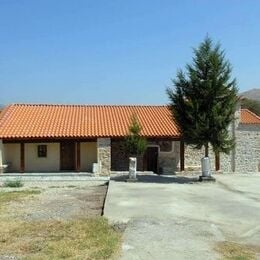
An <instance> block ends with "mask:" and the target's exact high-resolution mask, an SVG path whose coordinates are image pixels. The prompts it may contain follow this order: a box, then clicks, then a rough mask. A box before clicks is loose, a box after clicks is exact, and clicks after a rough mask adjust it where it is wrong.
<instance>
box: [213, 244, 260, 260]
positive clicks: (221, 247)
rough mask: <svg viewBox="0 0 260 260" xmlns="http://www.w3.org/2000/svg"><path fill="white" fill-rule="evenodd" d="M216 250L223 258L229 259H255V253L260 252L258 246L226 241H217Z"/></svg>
mask: <svg viewBox="0 0 260 260" xmlns="http://www.w3.org/2000/svg"><path fill="white" fill-rule="evenodd" d="M216 250H217V252H218V253H220V255H222V257H223V259H230V260H255V259H257V254H260V247H256V246H250V245H242V244H238V243H234V242H228V241H224V242H220V243H218V245H217V247H216Z"/></svg>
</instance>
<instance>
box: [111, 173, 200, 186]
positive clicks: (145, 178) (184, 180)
mask: <svg viewBox="0 0 260 260" xmlns="http://www.w3.org/2000/svg"><path fill="white" fill-rule="evenodd" d="M110 179H111V180H113V181H117V182H127V180H128V175H119V176H113V177H111V178H110ZM138 182H140V183H163V184H167V183H168V184H171V183H177V184H193V183H197V182H199V178H198V177H185V176H174V175H173V176H163V175H157V174H154V175H138V176H137V181H136V183H138Z"/></svg>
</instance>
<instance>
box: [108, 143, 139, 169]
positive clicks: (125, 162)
mask: <svg viewBox="0 0 260 260" xmlns="http://www.w3.org/2000/svg"><path fill="white" fill-rule="evenodd" d="M129 157H130V155H129V154H128V153H127V152H126V150H125V145H124V140H113V139H112V141H111V170H112V171H128V170H129ZM143 170H144V165H143V156H138V158H137V171H143Z"/></svg>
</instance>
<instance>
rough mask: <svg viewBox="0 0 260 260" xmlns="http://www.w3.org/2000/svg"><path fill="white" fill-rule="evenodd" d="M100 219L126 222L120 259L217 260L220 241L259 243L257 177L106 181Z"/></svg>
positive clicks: (259, 224) (147, 178) (221, 176)
mask: <svg viewBox="0 0 260 260" xmlns="http://www.w3.org/2000/svg"><path fill="white" fill-rule="evenodd" d="M104 214H105V216H106V217H107V218H108V219H109V220H110V221H111V222H128V225H127V228H126V231H125V234H124V243H123V248H122V259H133V260H134V259H190V258H192V259H218V258H219V257H220V256H219V255H218V254H217V253H216V251H215V250H214V248H215V247H216V244H217V242H218V241H224V240H227V241H235V242H238V243H244V244H254V245H259V244H260V175H220V176H217V182H216V183H198V182H194V179H190V178H185V177H179V178H177V177H158V176H142V177H141V178H140V182H137V183H126V182H123V181H122V180H121V181H120V180H118V181H110V184H109V190H108V194H107V199H106V203H105V210H104Z"/></svg>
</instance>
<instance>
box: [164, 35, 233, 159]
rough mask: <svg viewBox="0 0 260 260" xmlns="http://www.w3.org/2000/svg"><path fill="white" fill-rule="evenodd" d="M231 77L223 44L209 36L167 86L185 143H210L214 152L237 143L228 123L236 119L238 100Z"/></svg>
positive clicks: (205, 144)
mask: <svg viewBox="0 0 260 260" xmlns="http://www.w3.org/2000/svg"><path fill="white" fill-rule="evenodd" d="M230 78H231V65H230V63H229V61H228V60H226V58H225V53H224V51H223V50H221V46H220V44H213V42H212V40H211V39H210V38H209V37H206V38H205V40H204V41H203V42H202V43H201V44H200V45H199V47H198V48H195V49H194V57H193V60H192V63H191V64H187V65H186V71H185V72H184V71H183V70H179V71H178V72H177V76H176V78H175V79H174V80H172V82H173V85H174V88H168V89H167V94H168V96H169V99H170V108H171V111H172V115H173V118H174V119H175V120H176V121H177V123H178V125H179V127H180V129H181V130H182V134H183V139H184V141H185V143H187V144H190V145H191V146H193V147H194V148H197V149H201V148H202V147H203V146H204V147H205V156H206V157H208V149H209V144H210V145H211V146H212V147H213V150H214V152H215V153H219V152H224V153H228V152H229V151H230V150H231V149H232V148H233V146H234V139H232V138H231V136H230V135H229V131H228V127H229V125H230V124H231V122H232V121H233V120H234V113H235V108H236V103H237V88H236V82H235V79H230Z"/></svg>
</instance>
